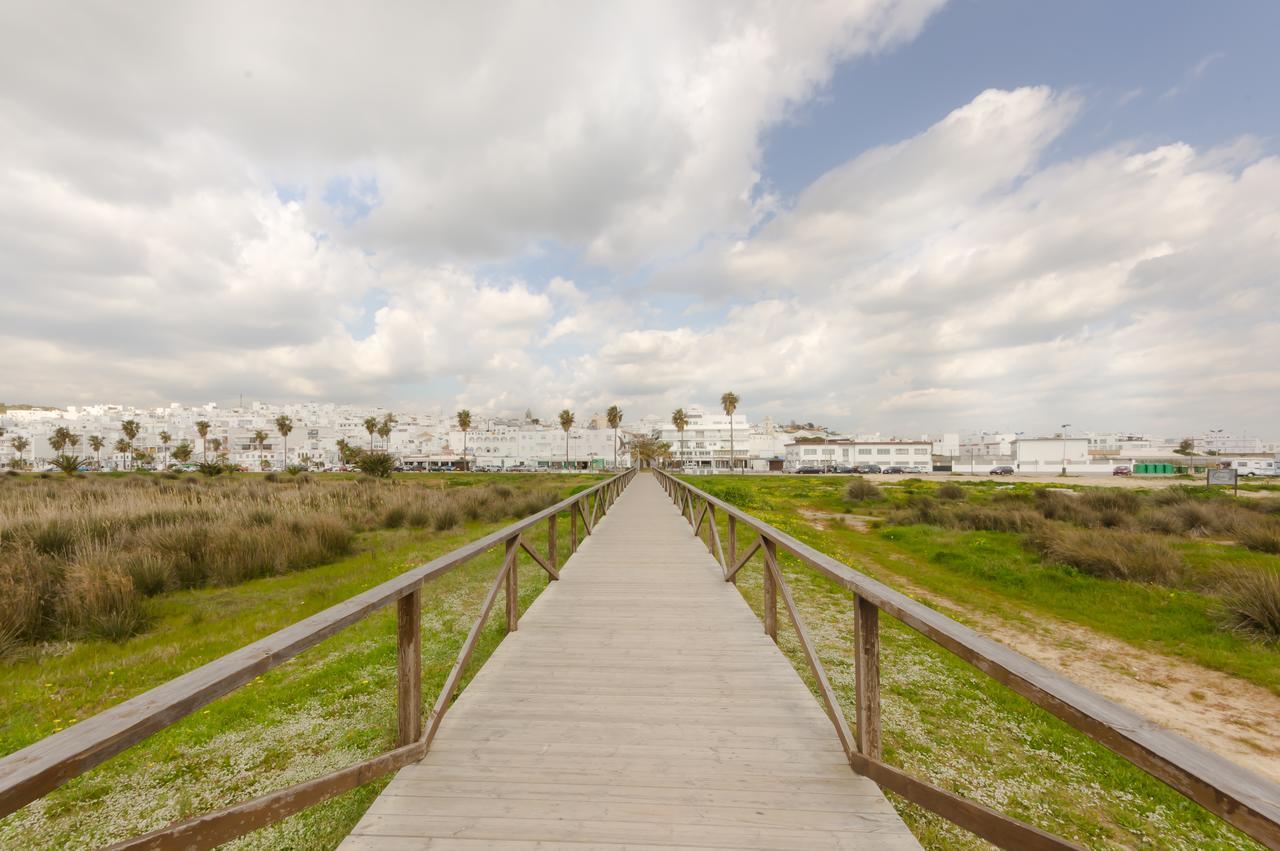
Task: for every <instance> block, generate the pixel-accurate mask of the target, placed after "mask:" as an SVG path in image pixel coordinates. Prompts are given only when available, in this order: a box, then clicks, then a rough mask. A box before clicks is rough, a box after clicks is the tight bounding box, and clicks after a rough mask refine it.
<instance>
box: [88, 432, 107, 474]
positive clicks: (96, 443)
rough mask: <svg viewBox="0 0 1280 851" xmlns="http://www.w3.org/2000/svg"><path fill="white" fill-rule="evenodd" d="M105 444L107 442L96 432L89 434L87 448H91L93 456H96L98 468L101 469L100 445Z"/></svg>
mask: <svg viewBox="0 0 1280 851" xmlns="http://www.w3.org/2000/svg"><path fill="white" fill-rule="evenodd" d="M106 445H107V442H106V441H105V440H103V439H102V437H101V436H99V435H96V434H91V435H89V448H90V449H92V450H93V454H94V457H96V458H97V465H98V469H99V470H101V469H102V447H104V446H106Z"/></svg>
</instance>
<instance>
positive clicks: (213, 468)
mask: <svg viewBox="0 0 1280 851" xmlns="http://www.w3.org/2000/svg"><path fill="white" fill-rule="evenodd" d="M196 469H197V470H199V471H200V475H202V476H208V477H210V478H213V477H214V476H221V475H222V474H223V473H225V472H227V467H226V465H225V464H222V463H219V462H218V461H201V462H200V463H199V464H197V465H196Z"/></svg>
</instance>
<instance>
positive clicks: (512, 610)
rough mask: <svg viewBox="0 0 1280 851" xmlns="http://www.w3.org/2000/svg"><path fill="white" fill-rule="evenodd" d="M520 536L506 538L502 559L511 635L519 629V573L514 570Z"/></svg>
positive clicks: (508, 625) (518, 552) (508, 629)
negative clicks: (504, 554) (504, 555)
mask: <svg viewBox="0 0 1280 851" xmlns="http://www.w3.org/2000/svg"><path fill="white" fill-rule="evenodd" d="M519 541H520V536H519V535H517V536H516V537H514V538H508V539H507V544H506V557H505V558H504V559H503V567H502V569H503V571H504V572H505V574H506V583H505V584H506V589H507V592H506V597H507V632H508V633H512V632H515V631H516V630H517V629H519V628H520V587H519V582H520V571H519V570H517V569H516V558H517V557H518V556H519V555H520V550H519V549H518V548H517V547H518V544H519Z"/></svg>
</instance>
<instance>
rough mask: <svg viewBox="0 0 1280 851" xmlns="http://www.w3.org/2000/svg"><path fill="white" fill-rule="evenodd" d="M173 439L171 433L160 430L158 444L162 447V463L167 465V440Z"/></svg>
mask: <svg viewBox="0 0 1280 851" xmlns="http://www.w3.org/2000/svg"><path fill="white" fill-rule="evenodd" d="M171 440H173V435H171V434H169V432H167V431H162V432H160V445H161V446H163V447H164V465H163V466H165V467H168V466H169V441H171Z"/></svg>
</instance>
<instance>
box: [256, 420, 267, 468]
mask: <svg viewBox="0 0 1280 851" xmlns="http://www.w3.org/2000/svg"><path fill="white" fill-rule="evenodd" d="M268 437H270V435H269V434H267V433H266V432H265V431H263V430H262V429H258V430H257V431H255V432H254V433H253V440H252V441H251V442H252V443H256V444H258V466H259V467H261V466H263V465H264V464H266V463H267V459H266V458H264V457H262V456H263V454H264V453H265V452H266V451H267V438H268Z"/></svg>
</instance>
